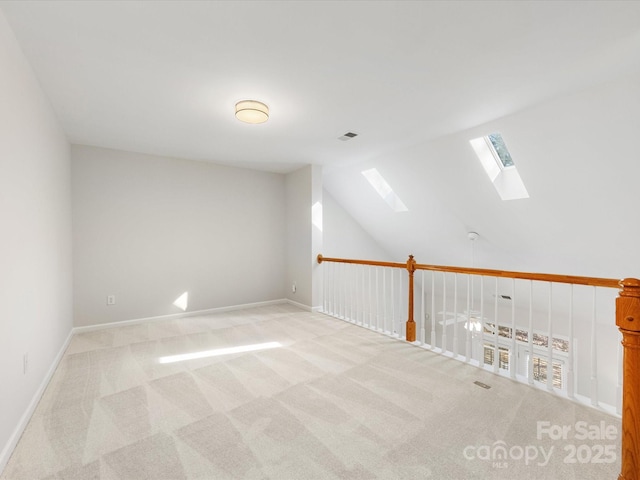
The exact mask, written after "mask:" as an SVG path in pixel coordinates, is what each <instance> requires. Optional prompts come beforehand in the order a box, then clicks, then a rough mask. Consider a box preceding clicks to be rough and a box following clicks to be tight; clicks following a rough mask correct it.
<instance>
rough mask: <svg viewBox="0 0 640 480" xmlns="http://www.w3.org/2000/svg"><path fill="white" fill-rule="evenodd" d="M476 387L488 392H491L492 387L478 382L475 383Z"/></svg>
mask: <svg viewBox="0 0 640 480" xmlns="http://www.w3.org/2000/svg"><path fill="white" fill-rule="evenodd" d="M473 383H474V384H475V385H478V386H479V387H482V388H484V389H486V390H489V389H490V388H491V386H490V385H487V384H486V383H482V382H478V381H477V380H476V381H475V382H473Z"/></svg>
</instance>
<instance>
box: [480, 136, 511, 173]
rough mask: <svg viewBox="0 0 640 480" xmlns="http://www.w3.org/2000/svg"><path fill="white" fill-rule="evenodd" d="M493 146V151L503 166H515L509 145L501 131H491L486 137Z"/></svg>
mask: <svg viewBox="0 0 640 480" xmlns="http://www.w3.org/2000/svg"><path fill="white" fill-rule="evenodd" d="M485 138H486V139H487V140H488V142H489V143H490V147H492V153H493V154H494V156H495V158H496V160H497V161H499V162H500V164H501V165H502V166H503V168H509V167H515V164H514V163H513V159H512V158H511V154H510V153H509V149H508V148H507V145H506V144H505V143H504V140H503V138H502V135H500V134H499V133H490V134H489V135H487V136H486V137H485Z"/></svg>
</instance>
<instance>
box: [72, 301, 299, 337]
mask: <svg viewBox="0 0 640 480" xmlns="http://www.w3.org/2000/svg"><path fill="white" fill-rule="evenodd" d="M282 303H288V301H287V300H286V299H284V298H280V299H278V300H266V301H264V302H255V303H243V304H240V305H231V306H228V307H217V308H209V309H206V310H194V311H193V312H184V313H173V314H171V315H158V316H155V317H145V318H136V319H132V320H122V321H119V322H109V323H100V324H96V325H87V326H83V327H74V329H73V333H74V334H76V333H83V332H93V331H95V330H103V329H106V328H114V327H124V326H127V325H137V324H140V323H147V322H157V321H161V320H176V319H179V318H185V317H195V316H198V315H211V314H213V313H222V312H231V311H234V310H246V309H248V308H257V307H265V306H268V305H279V304H282ZM300 306H301V308H304V307H302V305H300Z"/></svg>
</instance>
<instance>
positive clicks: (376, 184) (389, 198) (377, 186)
mask: <svg viewBox="0 0 640 480" xmlns="http://www.w3.org/2000/svg"><path fill="white" fill-rule="evenodd" d="M362 175H364V177H365V178H366V179H367V180H368V181H369V183H370V184H371V186H372V187H373V188H374V190H375V191H376V192H378V195H380V196H381V197H382V199H383V200H384V201H385V202H387V205H389V206H390V207H391V208H392V209H393V210H394V211H396V212H407V211H409V209H408V208H407V207H406V205H405V204H404V203H403V202H402V200H400V197H398V195H396V194H395V192H394V191H393V189H392V188H391V186H390V185H389V184H388V183H387V181H386V180H385V179H384V177H383V176H382V175H380V172H378V170H377V169H375V168H371V169H369V170H364V171H363V172H362Z"/></svg>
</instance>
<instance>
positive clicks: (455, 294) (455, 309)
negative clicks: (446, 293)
mask: <svg viewBox="0 0 640 480" xmlns="http://www.w3.org/2000/svg"><path fill="white" fill-rule="evenodd" d="M453 358H458V274H457V273H454V274H453Z"/></svg>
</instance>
